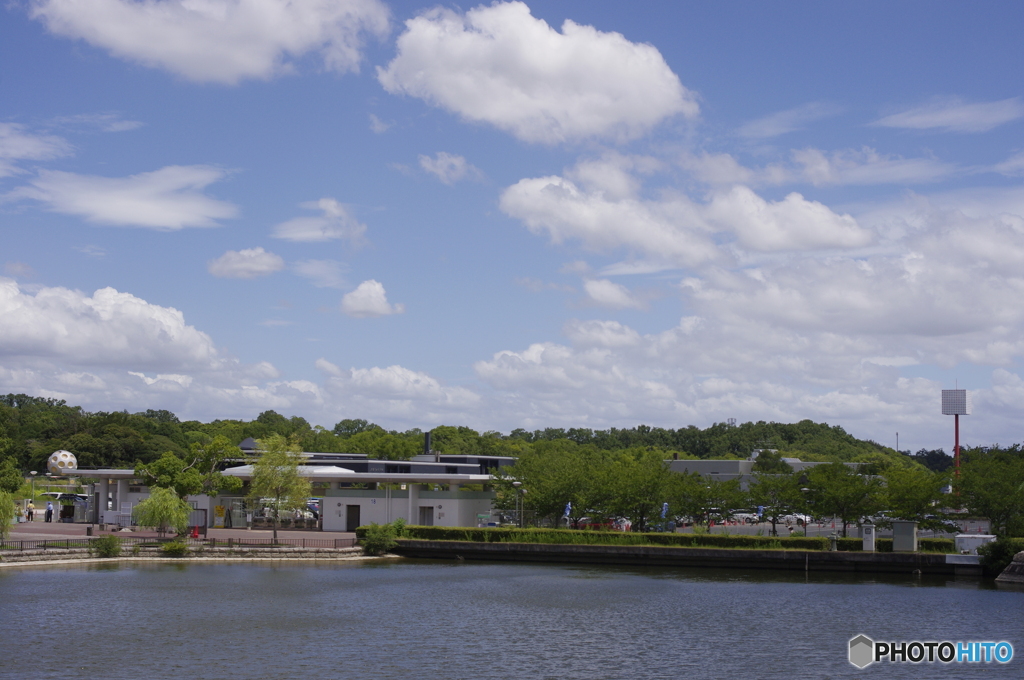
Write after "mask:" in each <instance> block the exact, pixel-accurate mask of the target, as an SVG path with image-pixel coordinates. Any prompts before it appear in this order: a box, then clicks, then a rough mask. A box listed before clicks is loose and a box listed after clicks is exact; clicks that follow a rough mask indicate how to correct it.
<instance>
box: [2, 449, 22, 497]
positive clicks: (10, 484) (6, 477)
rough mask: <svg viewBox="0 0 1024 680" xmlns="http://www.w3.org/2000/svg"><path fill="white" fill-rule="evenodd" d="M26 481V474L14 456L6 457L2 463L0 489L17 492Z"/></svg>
mask: <svg viewBox="0 0 1024 680" xmlns="http://www.w3.org/2000/svg"><path fill="white" fill-rule="evenodd" d="M24 483H25V476H24V475H22V474H21V470H19V469H18V463H17V461H15V460H14V458H13V457H11V458H6V459H5V460H4V461H3V462H2V463H0V491H6V492H7V493H15V492H16V491H17V490H18V489H20V488H21V487H22V485H23V484H24Z"/></svg>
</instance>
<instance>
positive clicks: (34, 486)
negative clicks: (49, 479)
mask: <svg viewBox="0 0 1024 680" xmlns="http://www.w3.org/2000/svg"><path fill="white" fill-rule="evenodd" d="M29 474H30V475H32V500H33V501H34V500H35V499H36V475H38V474H39V473H38V472H36V471H35V470H33V471H32V472H30V473H29Z"/></svg>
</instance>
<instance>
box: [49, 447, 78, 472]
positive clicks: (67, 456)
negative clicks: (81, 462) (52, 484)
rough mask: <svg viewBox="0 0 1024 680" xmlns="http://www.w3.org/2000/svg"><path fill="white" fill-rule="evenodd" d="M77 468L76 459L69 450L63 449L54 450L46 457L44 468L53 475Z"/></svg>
mask: <svg viewBox="0 0 1024 680" xmlns="http://www.w3.org/2000/svg"><path fill="white" fill-rule="evenodd" d="M77 468H78V459H77V458H75V454H73V453H71V452H70V451H64V450H63V449H61V450H60V451H54V452H53V453H51V454H50V457H49V458H47V459H46V469H47V470H49V471H50V472H52V473H53V474H55V475H62V474H64V473H65V472H67V471H68V470H75V469H77Z"/></svg>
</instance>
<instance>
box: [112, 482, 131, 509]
mask: <svg viewBox="0 0 1024 680" xmlns="http://www.w3.org/2000/svg"><path fill="white" fill-rule="evenodd" d="M129 481H131V480H128V479H119V480H117V506H115V509H116V510H117V511H118V512H121V503H127V502H128V482H129Z"/></svg>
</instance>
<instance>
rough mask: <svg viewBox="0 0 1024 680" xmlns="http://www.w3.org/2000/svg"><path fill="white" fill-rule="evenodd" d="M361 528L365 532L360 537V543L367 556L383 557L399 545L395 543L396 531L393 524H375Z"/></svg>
mask: <svg viewBox="0 0 1024 680" xmlns="http://www.w3.org/2000/svg"><path fill="white" fill-rule="evenodd" d="M360 528H361V529H365V531H363V532H362V535H360V536H359V543H360V545H362V546H363V552H365V553H366V554H367V555H382V554H384V553H386V552H388V551H390V550H392V549H394V547H395V546H396V545H398V544H397V543H396V542H395V531H396V529H395V526H394V525H393V524H377V523H374V524H371V525H370V526H368V527H360Z"/></svg>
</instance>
